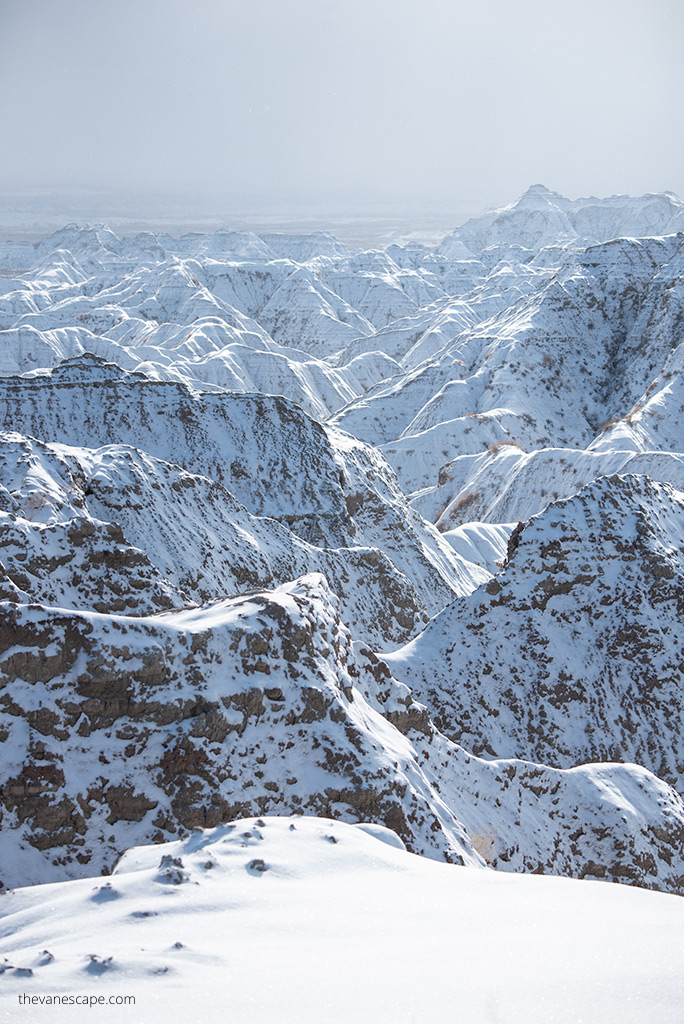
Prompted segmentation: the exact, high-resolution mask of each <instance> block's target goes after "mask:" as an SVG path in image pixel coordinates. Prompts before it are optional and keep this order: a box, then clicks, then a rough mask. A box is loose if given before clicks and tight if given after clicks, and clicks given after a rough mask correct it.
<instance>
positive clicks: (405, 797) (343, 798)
mask: <svg viewBox="0 0 684 1024" xmlns="http://www.w3.org/2000/svg"><path fill="white" fill-rule="evenodd" d="M678 230H679V231H681V230H684V207H683V206H682V204H681V203H680V202H679V201H678V200H676V199H675V197H673V196H669V195H662V196H648V197H643V198H642V199H640V200H634V199H628V198H627V197H614V198H612V199H610V200H603V201H599V200H581V201H575V202H571V201H569V200H565V199H563V198H562V197H560V196H558V195H557V194H556V193H551V192H549V191H548V190H546V189H543V188H542V187H540V186H536V187H534V188H533V189H530V190H529V191H528V193H526V195H525V196H523V198H522V199H521V200H520V201H519V202H518V203H516V204H514V205H513V206H512V207H509V208H507V209H505V210H503V211H495V212H493V213H490V214H487V215H485V216H484V217H482V218H480V219H478V220H476V221H471V222H469V223H468V224H466V225H464V226H463V227H462V228H460V229H459V230H458V231H456V232H455V233H454V234H453V235H451V236H449V237H448V238H446V239H445V240H444V242H443V243H442V244H441V245H440V246H439V247H438V248H437V249H428V248H424V247H420V246H415V245H413V246H399V245H393V246H390V247H388V248H387V249H385V250H382V251H371V252H358V251H350V250H348V249H346V248H345V247H344V246H343V245H342V244H341V243H339V242H337V240H335V239H334V238H332V236H330V235H302V236H284V235H264V236H262V237H257V236H254V235H250V234H248V233H245V232H232V231H220V232H216V233H215V234H212V235H186V236H183V237H182V238H180V239H173V238H170V237H169V236H167V235H160V234H151V233H145V234H142V235H139V236H136V237H135V238H123V239H122V238H118V237H117V236H115V235H114V234H113V233H112V232H110V231H109V230H108V229H106V228H104V227H96V228H77V227H75V226H70V227H67V228H65V229H63V230H62V231H60V232H57V234H55V235H53V236H51V237H50V238H48V239H45V240H44V241H42V242H40V243H37V244H36V245H29V244H27V243H16V244H14V243H4V244H3V245H1V246H0V370H1V371H2V376H1V377H0V396H1V401H0V429H1V430H2V433H0V438H1V440H2V444H1V446H0V537H1V538H2V545H1V547H0V599H1V602H2V604H1V613H2V620H1V621H0V650H1V653H0V674H1V676H0V680H1V681H0V737H1V738H2V740H3V754H4V756H3V766H2V778H0V809H1V814H2V819H1V831H0V857H1V861H0V862H1V865H2V866H1V870H0V877H1V878H2V882H3V883H4V885H5V886H8V885H18V884H26V883H34V882H40V881H48V880H49V881H52V880H58V879H61V878H73V877H78V876H82V875H88V874H92V873H93V872H94V871H96V872H99V871H105V872H106V871H108V870H111V868H112V867H113V865H114V863H115V861H116V858H117V857H118V856H119V855H120V854H121V852H122V851H123V850H125V849H126V848H127V847H130V846H131V845H140V844H144V843H150V842H166V841H170V840H173V839H176V838H179V837H182V836H184V835H185V834H186V833H187V832H188V831H189V830H191V829H192V828H193V827H196V826H217V825H220V824H223V823H225V822H229V821H231V820H233V819H235V818H240V817H245V816H249V815H265V814H291V813H293V812H294V813H303V814H308V815H322V816H324V817H333V818H339V819H341V820H343V821H347V822H358V821H371V822H375V823H377V824H380V825H384V826H387V827H389V828H391V829H393V830H394V831H395V832H396V833H397V834H398V835H399V836H400V837H401V838H402V840H403V841H404V843H405V844H406V845H407V847H408V848H409V849H410V850H413V851H414V852H418V853H422V854H425V855H427V856H430V857H433V858H436V859H446V860H448V861H453V862H456V863H468V864H477V865H479V866H484V865H486V864H488V865H490V866H493V867H496V868H500V869H505V870H514V871H534V872H551V873H556V874H566V875H571V876H575V877H592V878H594V877H598V878H604V879H611V880H619V881H626V882H631V883H633V884H638V885H641V886H646V887H651V888H660V889H664V890H667V891H671V892H683V891H684V855H683V853H682V849H683V843H684V805H683V804H682V800H681V797H680V795H679V794H680V793H681V792H682V785H683V782H682V778H683V773H684V747H682V739H681V737H682V700H681V693H682V642H683V641H684V635H683V631H682V628H681V625H680V623H681V621H682V611H683V600H684V592H683V590H682V572H683V565H682V555H683V553H684V455H683V454H682V452H683V451H684V439H683V438H682V432H681V431H682V428H681V424H682V415H683V414H684V395H682V360H683V359H684V346H682V341H683V340H684V235H683V234H678V233H677V232H678Z"/></svg>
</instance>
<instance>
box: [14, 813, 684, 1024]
mask: <svg viewBox="0 0 684 1024" xmlns="http://www.w3.org/2000/svg"><path fill="white" fill-rule="evenodd" d="M174 862H179V863H174ZM260 862H263V868H264V870H259V868H260V867H261V866H262V865H261V864H260ZM250 865H255V867H252V868H250ZM1 906H2V917H1V918H0V935H1V939H0V955H1V956H2V957H4V958H5V960H4V963H5V964H6V965H9V964H11V965H12V966H11V967H9V966H6V967H5V970H4V976H3V989H4V993H3V995H4V1010H5V1013H6V1014H7V1016H6V1017H4V1018H3V1019H6V1020H10V1019H17V1018H18V1017H21V1019H25V1020H28V1021H42V1020H47V1019H51V1020H57V1021H60V1020H64V1021H67V1020H73V1019H75V1017H76V1015H77V1011H76V1010H75V1009H74V1007H56V1006H50V1008H49V1009H48V1008H47V1007H46V1006H40V1005H26V1004H24V1005H19V998H20V997H21V996H24V997H25V996H29V997H31V996H42V997H44V998H45V997H48V996H56V995H61V994H72V995H76V994H79V995H82V996H85V995H92V996H97V995H104V996H105V998H107V999H108V998H110V997H111V996H117V995H121V996H131V995H132V996H134V997H135V1000H136V1002H135V1007H131V1006H121V1007H117V1006H100V1007H97V1015H98V1018H99V1017H101V1018H102V1019H103V1020H111V1021H131V1020H133V1021H150V1020H153V1019H155V1020H157V1019H160V1018H163V1017H165V1016H168V1017H170V1018H171V1019H188V1020H192V1021H193V1022H197V1024H204V1022H206V1024H208V1022H210V1021H213V1020H215V1019H216V1013H217V1010H218V1008H220V1012H221V1013H222V1014H223V1015H226V1014H227V1015H228V1016H229V1017H230V1019H232V1020H240V1021H247V1020H250V1021H254V1022H264V1024H266V1022H271V1021H276V1020H277V1021H283V1022H292V1024H294V1022H311V1024H314V1022H315V1024H318V1022H320V1021H322V1020H326V1021H331V1022H336V1021H339V1022H340V1024H342V1022H345V1024H346V1022H348V1021H350V1020H354V1021H359V1022H368V1024H371V1022H372V1024H378V1022H387V1024H396V1022H400V1021H406V1022H407V1024H409V1022H414V1021H415V1022H421V1021H424V1022H426V1024H427V1022H432V1021H440V1020H446V1019H449V1020H452V1019H454V1014H457V1015H458V1017H459V1019H473V1020H483V1021H492V1022H494V1021H503V1020H505V1021H506V1022H507V1024H548V1022H549V1021H555V1022H558V1024H577V1022H578V1021H582V1020H587V1021H595V1020H599V1019H600V1020H601V1021H604V1022H606V1024H649V1022H653V1024H656V1022H657V1024H675V1022H678V1021H679V1019H680V1012H681V1006H682V1001H683V1000H684V980H683V978H682V973H681V962H680V956H679V951H680V949H681V946H682V942H683V941H684V919H683V918H682V914H681V909H680V905H679V900H678V899H677V898H676V897H673V896H667V895H662V894H659V893H650V892H645V891H643V890H639V889H628V888H626V887H624V886H612V885H606V884H601V883H592V882H576V881H572V880H568V879H561V878H544V877H539V876H511V875H508V876H504V875H497V874H495V873H490V872H483V871H477V870H473V869H467V868H459V867H455V866H453V865H445V864H437V863H435V862H432V861H426V860H424V859H422V858H418V857H415V856H414V855H412V854H409V853H406V852H404V851H402V850H401V849H399V848H398V847H397V846H392V845H388V843H387V842H379V841H378V838H375V837H373V836H372V835H369V834H367V832H366V831H365V829H364V828H358V827H354V826H350V825H345V824H343V823H340V822H335V821H331V820H326V819H320V818H306V817H294V818H287V817H284V818H271V817H266V818H262V819H258V820H256V819H253V818H252V819H248V820H241V821H236V822H234V823H232V824H231V825H229V826H221V827H219V828H217V829H215V830H210V831H208V832H197V833H194V834H193V835H192V836H191V837H189V838H188V839H186V840H183V841H181V842H179V843H172V844H166V845H163V846H154V847H146V848H141V849H137V850H133V851H130V852H129V853H128V854H126V855H125V857H124V858H123V859H122V860H121V862H120V864H119V865H118V867H117V869H116V871H115V873H114V874H113V875H112V876H110V877H109V878H100V879H97V878H89V879H83V880H81V881H77V882H69V883H58V884H54V885H48V886H36V887H33V888H31V889H18V890H15V891H13V892H11V893H7V894H5V895H4V896H3V897H2V904H1ZM46 951H47V952H46ZM28 971H30V972H31V973H30V974H29V973H28Z"/></svg>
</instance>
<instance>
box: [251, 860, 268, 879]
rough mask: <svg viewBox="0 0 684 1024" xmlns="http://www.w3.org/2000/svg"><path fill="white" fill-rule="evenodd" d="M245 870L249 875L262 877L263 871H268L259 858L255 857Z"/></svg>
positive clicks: (266, 865)
mask: <svg viewBox="0 0 684 1024" xmlns="http://www.w3.org/2000/svg"><path fill="white" fill-rule="evenodd" d="M247 870H248V871H249V873H250V874H251V875H262V874H263V873H264V871H268V864H266V862H265V861H263V860H262V859H261V857H255V858H254V860H250V862H249V864H248V865H247Z"/></svg>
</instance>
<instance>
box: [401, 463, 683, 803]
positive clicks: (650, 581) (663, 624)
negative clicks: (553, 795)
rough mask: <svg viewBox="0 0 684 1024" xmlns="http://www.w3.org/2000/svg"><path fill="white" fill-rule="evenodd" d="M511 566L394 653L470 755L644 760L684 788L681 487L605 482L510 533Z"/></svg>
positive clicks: (634, 480)
mask: <svg viewBox="0 0 684 1024" xmlns="http://www.w3.org/2000/svg"><path fill="white" fill-rule="evenodd" d="M508 550H509V558H508V564H507V565H506V567H505V568H504V569H503V570H502V571H501V572H500V573H499V575H497V576H495V577H494V579H492V580H491V581H490V582H489V583H488V584H486V585H485V586H484V587H481V588H480V589H479V590H478V591H477V592H476V593H474V594H472V595H471V596H470V597H468V598H464V599H460V600H458V601H456V602H454V603H452V604H451V605H450V606H449V607H447V608H446V609H445V610H444V611H443V612H441V613H440V614H439V615H437V616H436V617H435V618H434V619H433V620H432V621H431V622H430V623H429V625H428V626H427V628H426V629H425V630H424V632H423V633H422V634H421V635H420V636H419V637H417V638H416V639H415V640H414V641H412V642H410V643H409V644H408V645H407V646H406V647H404V648H403V649H402V650H400V651H397V652H396V653H394V654H392V655H389V656H388V657H387V659H386V660H387V664H388V665H389V666H390V668H391V670H392V672H393V674H394V675H395V676H396V677H397V678H398V679H400V680H402V681H403V682H406V683H407V685H409V686H410V687H411V688H412V690H413V692H414V694H415V696H416V698H417V699H418V700H420V701H422V702H424V703H426V704H427V705H428V707H430V709H431V711H432V713H433V714H434V716H435V722H436V724H437V725H438V727H439V728H440V729H442V730H443V731H444V732H445V733H446V734H447V735H449V736H450V737H452V738H453V739H454V740H456V741H457V742H459V743H462V744H463V745H464V746H465V747H466V748H467V749H470V750H474V751H475V752H483V753H486V754H487V755H490V756H495V757H505V756H516V757H524V758H528V759H529V760H533V761H541V762H543V763H546V764H555V765H558V766H561V767H570V766H571V765H573V764H578V763H581V762H584V761H621V760H625V761H636V762H637V763H638V764H642V765H644V766H645V767H647V768H650V769H651V770H652V771H654V772H655V773H656V774H657V775H658V776H659V777H660V778H662V779H665V780H667V781H668V782H670V783H671V784H673V785H675V786H677V787H678V788H679V789H680V790H681V788H682V779H683V777H684V747H683V746H682V720H681V712H682V704H681V697H680V695H681V687H682V661H681V646H682V644H683V643H684V629H683V627H682V595H683V593H684V591H683V590H682V580H683V578H684V564H683V562H682V553H683V552H684V495H683V494H682V492H679V491H676V490H674V489H673V488H672V487H671V486H669V485H668V484H663V483H655V482H652V481H651V480H649V478H648V477H638V476H624V477H623V476H612V477H604V478H602V479H600V480H598V481H597V482H596V483H593V484H590V485H588V486H587V487H586V488H584V489H583V490H581V491H580V492H579V494H577V495H575V496H574V497H572V498H568V499H565V500H562V501H559V502H555V503H553V504H551V505H550V506H549V507H548V508H547V509H545V510H544V511H543V512H541V513H540V514H539V515H538V516H536V517H535V518H533V519H532V520H530V521H529V522H528V523H527V524H525V525H522V524H521V527H520V528H519V529H518V530H516V531H515V533H514V534H513V535H512V536H511V539H510V541H509V548H508Z"/></svg>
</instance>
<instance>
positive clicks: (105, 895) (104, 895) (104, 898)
mask: <svg viewBox="0 0 684 1024" xmlns="http://www.w3.org/2000/svg"><path fill="white" fill-rule="evenodd" d="M93 892H94V893H95V895H94V896H91V897H90V898H91V900H92V901H93V903H109V902H110V901H111V900H118V899H120V898H121V895H122V894H121V893H120V892H119V891H118V889H115V888H114V887H113V885H112V883H111V882H107V883H106V884H105V885H101V886H100V887H99V888H97V889H94V890H93Z"/></svg>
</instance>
